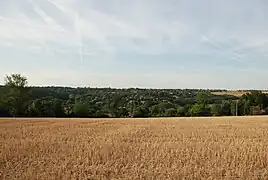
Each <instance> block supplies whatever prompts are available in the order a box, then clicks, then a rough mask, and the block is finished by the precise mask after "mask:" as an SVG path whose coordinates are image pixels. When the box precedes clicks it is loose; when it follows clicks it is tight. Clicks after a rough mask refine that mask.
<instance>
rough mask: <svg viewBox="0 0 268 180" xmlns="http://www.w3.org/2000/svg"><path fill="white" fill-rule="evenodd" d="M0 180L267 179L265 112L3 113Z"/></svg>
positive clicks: (0, 144)
mask: <svg viewBox="0 0 268 180" xmlns="http://www.w3.org/2000/svg"><path fill="white" fill-rule="evenodd" d="M0 142H1V143H0V179H12V180H13V179H27V180H28V179H29V180H30V179H38V180H39V179H46V180H47V179H55V180H56V179H57V180H58V179H64V180H65V179H66V180H68V179H163V180H166V179H268V117H239V118H237V117H226V118H166V119H165V118H159V119H16V120H15V119H0Z"/></svg>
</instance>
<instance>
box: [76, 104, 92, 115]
mask: <svg viewBox="0 0 268 180" xmlns="http://www.w3.org/2000/svg"><path fill="white" fill-rule="evenodd" d="M73 112H74V114H75V116H77V117H87V116H88V115H89V109H88V106H87V104H84V103H81V102H76V103H75V104H74V106H73Z"/></svg>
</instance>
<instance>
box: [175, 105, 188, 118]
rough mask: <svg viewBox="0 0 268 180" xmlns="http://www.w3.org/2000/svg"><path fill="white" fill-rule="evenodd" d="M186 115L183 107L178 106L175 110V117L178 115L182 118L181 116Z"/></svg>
mask: <svg viewBox="0 0 268 180" xmlns="http://www.w3.org/2000/svg"><path fill="white" fill-rule="evenodd" d="M186 113H187V110H186V108H185V107H183V106H179V107H178V108H177V115H178V116H179V117H183V116H185V115H186Z"/></svg>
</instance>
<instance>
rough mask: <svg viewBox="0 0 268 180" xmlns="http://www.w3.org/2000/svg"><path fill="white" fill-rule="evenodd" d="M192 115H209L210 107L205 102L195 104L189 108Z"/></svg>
mask: <svg viewBox="0 0 268 180" xmlns="http://www.w3.org/2000/svg"><path fill="white" fill-rule="evenodd" d="M189 114H190V116H209V115H211V114H210V108H209V107H208V106H207V105H205V104H198V103H196V104H194V105H193V106H192V107H191V108H190V109H189Z"/></svg>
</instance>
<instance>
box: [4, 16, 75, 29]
mask: <svg viewBox="0 0 268 180" xmlns="http://www.w3.org/2000/svg"><path fill="white" fill-rule="evenodd" d="M0 20H2V21H6V22H9V23H14V24H20V25H24V26H28V27H29V28H37V29H47V30H51V31H56V32H64V33H70V32H69V31H66V30H63V29H51V28H49V27H47V26H38V25H32V24H30V23H27V22H23V21H18V20H14V19H10V18H6V17H3V16H0Z"/></svg>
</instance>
